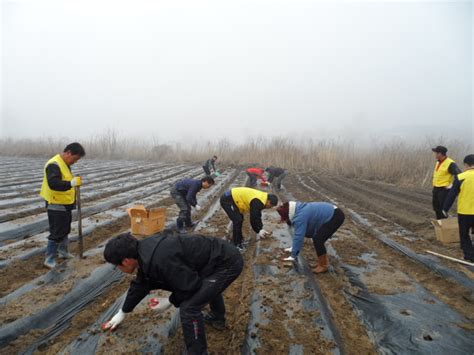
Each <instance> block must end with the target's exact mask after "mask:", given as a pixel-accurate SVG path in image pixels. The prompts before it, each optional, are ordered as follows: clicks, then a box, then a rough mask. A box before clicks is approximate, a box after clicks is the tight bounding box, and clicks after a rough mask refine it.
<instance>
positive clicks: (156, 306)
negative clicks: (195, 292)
mask: <svg viewBox="0 0 474 355" xmlns="http://www.w3.org/2000/svg"><path fill="white" fill-rule="evenodd" d="M170 307H171V302H170V301H169V299H167V298H156V297H153V298H152V299H150V303H149V304H148V308H150V309H152V310H154V311H157V312H164V311H166V310H167V309H168V308H170Z"/></svg>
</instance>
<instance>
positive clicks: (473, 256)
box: [458, 214, 474, 261]
mask: <svg viewBox="0 0 474 355" xmlns="http://www.w3.org/2000/svg"><path fill="white" fill-rule="evenodd" d="M458 224H459V239H460V240H461V249H462V251H463V252H464V258H465V259H468V260H471V261H474V247H473V246H472V240H471V236H470V235H469V231H470V229H471V228H474V215H473V214H458Z"/></svg>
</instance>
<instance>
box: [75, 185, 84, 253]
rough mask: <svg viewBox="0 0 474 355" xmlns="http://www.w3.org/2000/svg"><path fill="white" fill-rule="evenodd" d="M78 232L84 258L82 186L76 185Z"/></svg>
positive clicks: (80, 251)
mask: <svg viewBox="0 0 474 355" xmlns="http://www.w3.org/2000/svg"><path fill="white" fill-rule="evenodd" d="M76 203H77V233H78V237H79V258H80V259H84V241H83V239H82V211H81V187H80V186H76Z"/></svg>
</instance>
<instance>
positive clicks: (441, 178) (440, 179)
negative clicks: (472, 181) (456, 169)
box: [433, 158, 454, 187]
mask: <svg viewBox="0 0 474 355" xmlns="http://www.w3.org/2000/svg"><path fill="white" fill-rule="evenodd" d="M451 163H454V160H453V159H451V158H446V159H444V160H443V161H442V162H441V163H440V162H437V163H436V165H435V169H434V173H433V186H434V187H447V186H449V185H451V184H452V183H453V181H454V175H452V174H451V173H450V172H449V171H448V168H449V166H450V165H451Z"/></svg>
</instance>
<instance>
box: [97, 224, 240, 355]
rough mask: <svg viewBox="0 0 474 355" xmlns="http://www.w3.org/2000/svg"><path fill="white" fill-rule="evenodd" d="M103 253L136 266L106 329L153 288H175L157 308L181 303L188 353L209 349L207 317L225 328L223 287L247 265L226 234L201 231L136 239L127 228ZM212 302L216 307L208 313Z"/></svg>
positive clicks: (129, 269)
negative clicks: (206, 234) (217, 235)
mask: <svg viewBox="0 0 474 355" xmlns="http://www.w3.org/2000/svg"><path fill="white" fill-rule="evenodd" d="M104 258H105V260H106V261H107V262H109V263H111V264H113V265H116V266H117V267H118V268H119V269H120V270H122V271H123V272H125V273H127V274H133V273H134V272H135V271H137V276H136V278H135V279H134V280H133V281H132V282H131V284H130V288H129V289H128V293H127V297H126V298H125V302H124V304H123V306H122V308H121V310H120V311H119V312H118V313H117V314H116V315H115V316H114V317H113V318H112V319H111V320H110V321H108V322H107V323H105V324H104V326H103V327H104V329H111V330H113V329H115V328H116V327H117V326H118V325H119V324H120V323H121V322H122V321H123V320H124V318H125V316H126V314H128V313H130V312H132V311H133V309H134V308H135V306H136V305H137V304H138V303H140V301H141V300H142V299H143V298H145V297H146V296H147V295H148V294H149V292H150V291H151V290H155V289H162V290H167V291H171V292H172V293H171V295H170V297H169V300H166V299H164V300H162V301H161V302H160V304H159V305H158V306H159V307H153V308H154V309H155V310H157V311H164V310H166V309H167V308H168V307H170V306H171V304H172V305H174V306H175V307H179V314H180V317H181V327H182V329H183V337H184V342H185V344H186V349H187V354H193V355H201V354H207V353H208V352H207V341H206V332H205V327H204V321H206V322H208V323H210V325H212V326H213V327H214V328H216V329H219V330H224V329H225V304H224V298H223V297H222V293H223V292H224V290H225V289H226V288H227V287H229V285H230V284H231V283H232V282H233V281H234V280H235V279H237V277H238V276H239V275H240V273H241V272H242V268H243V259H242V256H241V255H240V253H239V251H238V250H237V248H235V247H234V246H233V245H232V244H230V243H228V242H227V241H225V240H223V239H221V238H211V237H204V236H201V235H193V236H182V235H178V236H175V235H173V233H172V232H170V231H164V232H162V233H158V234H156V235H154V236H151V237H148V238H145V239H143V240H137V239H135V238H134V237H133V236H131V235H130V234H129V233H127V234H124V235H120V236H118V237H116V238H114V239H112V240H110V241H109V242H108V243H107V245H106V246H105V249H104ZM161 303H163V304H161ZM207 304H209V305H210V309H211V311H210V312H209V313H208V314H207V315H206V317H203V314H202V309H203V308H204V307H205V306H206V305H207ZM131 326H133V325H131Z"/></svg>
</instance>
